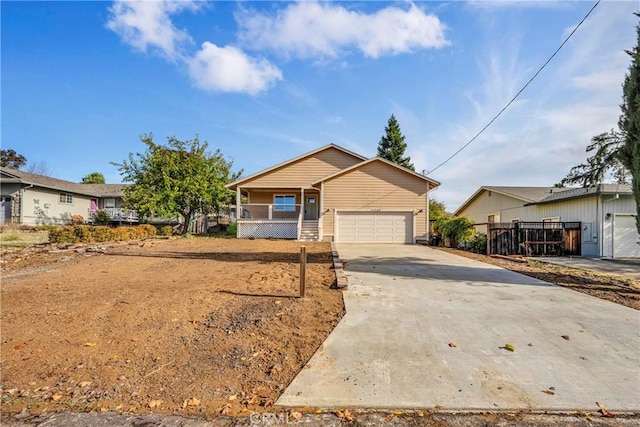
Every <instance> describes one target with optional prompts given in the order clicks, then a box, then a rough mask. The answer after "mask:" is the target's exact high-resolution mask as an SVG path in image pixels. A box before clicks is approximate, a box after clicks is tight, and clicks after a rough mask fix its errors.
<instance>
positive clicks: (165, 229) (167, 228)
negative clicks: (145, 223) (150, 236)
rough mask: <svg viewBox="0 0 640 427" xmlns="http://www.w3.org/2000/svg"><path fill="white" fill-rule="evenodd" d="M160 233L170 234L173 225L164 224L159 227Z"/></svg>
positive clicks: (163, 234) (171, 233)
mask: <svg viewBox="0 0 640 427" xmlns="http://www.w3.org/2000/svg"><path fill="white" fill-rule="evenodd" d="M160 235H162V236H172V235H173V227H172V226H170V225H164V226H162V228H161V229H160Z"/></svg>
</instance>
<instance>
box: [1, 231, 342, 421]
mask: <svg viewBox="0 0 640 427" xmlns="http://www.w3.org/2000/svg"><path fill="white" fill-rule="evenodd" d="M300 245H301V244H300V243H297V242H291V241H272V240H236V239H212V238H194V239H178V240H166V241H153V242H146V243H144V244H142V243H140V242H136V243H129V244H119V245H114V246H112V247H108V248H104V247H97V248H88V249H87V248H79V249H74V250H66V251H62V252H60V251H57V252H56V251H51V250H49V251H47V250H43V249H22V250H17V251H9V252H6V251H5V252H4V253H3V254H2V283H1V298H2V299H1V302H2V312H1V317H0V318H1V322H2V343H1V347H0V348H1V359H2V360H1V361H0V364H1V369H2V372H1V386H2V394H1V406H0V408H1V409H2V413H3V414H5V415H7V414H16V413H21V414H24V415H25V417H27V419H28V417H29V416H30V415H32V416H36V415H40V414H42V413H43V412H59V411H76V412H88V411H97V412H105V411H114V412H134V413H150V412H157V413H164V414H182V415H184V414H186V415H197V416H200V417H206V418H212V417H214V416H216V415H218V414H225V415H247V414H249V413H251V412H254V411H263V410H269V408H270V407H271V405H273V403H274V402H275V400H276V399H277V398H278V396H279V395H280V394H281V392H282V391H283V390H284V389H285V388H286V387H287V385H288V384H289V382H290V381H291V380H293V378H294V377H295V375H296V374H297V373H298V371H299V370H300V369H301V368H302V367H303V366H304V364H305V363H306V362H307V361H308V359H309V358H310V357H311V356H312V355H313V353H314V352H315V351H316V349H317V348H318V347H319V346H320V344H321V343H322V342H323V341H324V339H325V338H326V336H327V335H328V334H329V333H330V332H331V330H332V329H333V328H334V326H335V325H336V324H337V323H338V322H339V320H340V318H341V317H342V315H343V313H344V307H343V302H342V294H341V292H340V291H337V290H333V289H330V287H331V285H332V284H333V282H334V280H335V275H334V273H333V270H332V269H331V264H330V261H331V254H330V246H329V245H328V244H326V243H306V244H305V245H306V246H307V250H308V253H309V264H308V275H307V297H306V298H304V299H300V298H295V296H296V295H297V294H298V290H299V271H300V267H299V264H298V261H299V247H300Z"/></svg>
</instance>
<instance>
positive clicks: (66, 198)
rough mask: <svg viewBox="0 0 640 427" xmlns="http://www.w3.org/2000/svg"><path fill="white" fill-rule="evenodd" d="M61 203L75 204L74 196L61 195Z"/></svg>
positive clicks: (68, 194)
mask: <svg viewBox="0 0 640 427" xmlns="http://www.w3.org/2000/svg"><path fill="white" fill-rule="evenodd" d="M60 203H62V204H64V205H72V204H73V194H71V193H60Z"/></svg>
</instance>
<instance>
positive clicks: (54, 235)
mask: <svg viewBox="0 0 640 427" xmlns="http://www.w3.org/2000/svg"><path fill="white" fill-rule="evenodd" d="M79 241H80V238H79V237H78V235H77V234H76V232H75V230H74V227H73V226H71V225H67V226H65V227H56V228H55V229H53V230H49V242H50V243H77V242H79Z"/></svg>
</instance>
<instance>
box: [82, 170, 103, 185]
mask: <svg viewBox="0 0 640 427" xmlns="http://www.w3.org/2000/svg"><path fill="white" fill-rule="evenodd" d="M106 182H107V181H106V180H105V179H104V175H102V174H101V173H100V172H91V173H90V174H89V175H87V176H85V177H84V178H82V182H81V184H106Z"/></svg>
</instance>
